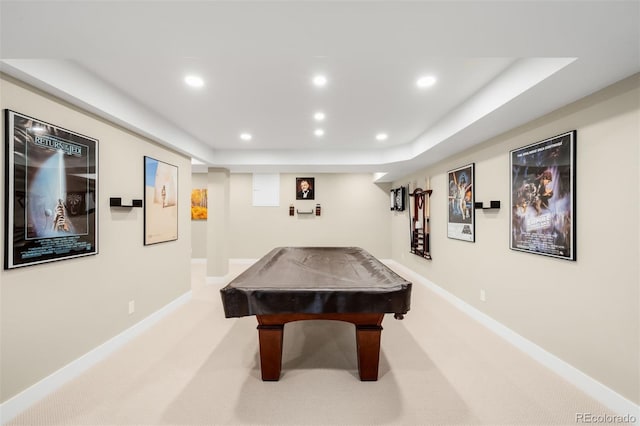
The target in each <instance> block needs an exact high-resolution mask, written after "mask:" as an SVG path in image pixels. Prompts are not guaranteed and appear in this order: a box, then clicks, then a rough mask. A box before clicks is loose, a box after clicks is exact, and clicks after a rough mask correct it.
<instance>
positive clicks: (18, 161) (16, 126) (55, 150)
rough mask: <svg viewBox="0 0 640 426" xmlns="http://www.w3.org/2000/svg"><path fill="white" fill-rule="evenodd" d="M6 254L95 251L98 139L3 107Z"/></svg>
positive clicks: (26, 256)
mask: <svg viewBox="0 0 640 426" xmlns="http://www.w3.org/2000/svg"><path fill="white" fill-rule="evenodd" d="M5 130H6V132H5V133H6V142H5V148H6V151H5V235H6V238H5V251H4V253H5V259H4V268H5V269H12V268H18V267H22V266H29V265H35V264H40V263H45V262H52V261H55V260H62V259H70V258H74V257H79V256H88V255H93V254H96V253H98V233H97V230H98V213H97V212H98V196H97V188H98V140H97V139H93V138H90V137H87V136H83V135H80V134H78V133H75V132H72V131H71V130H66V129H63V128H61V127H58V126H55V125H53V124H49V123H46V122H44V121H41V120H38V119H35V118H33V117H29V116H26V115H23V114H20V113H18V112H15V111H11V110H5Z"/></svg>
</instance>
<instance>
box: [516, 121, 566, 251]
mask: <svg viewBox="0 0 640 426" xmlns="http://www.w3.org/2000/svg"><path fill="white" fill-rule="evenodd" d="M575 144H576V131H575V130H573V131H570V132H567V133H563V134H560V135H558V136H554V137H552V138H549V139H545V140H543V141H540V142H536V143H533V144H531V145H527V146H525V147H522V148H518V149H516V150H513V151H511V153H510V165H511V221H510V225H511V246H510V248H511V249H512V250H518V251H523V252H527V253H534V254H540V255H545V256H551V257H556V258H559V259H565V260H576V249H575V247H576V237H575V235H576V232H575V218H576V211H575V206H576V190H575V186H576V181H575V170H576V166H575Z"/></svg>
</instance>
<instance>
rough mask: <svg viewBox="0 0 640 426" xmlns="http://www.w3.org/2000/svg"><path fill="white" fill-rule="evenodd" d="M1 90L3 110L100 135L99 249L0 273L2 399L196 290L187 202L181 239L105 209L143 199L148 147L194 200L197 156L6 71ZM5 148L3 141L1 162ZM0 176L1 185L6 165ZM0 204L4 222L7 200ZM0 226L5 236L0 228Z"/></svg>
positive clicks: (133, 214)
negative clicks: (152, 236)
mask: <svg viewBox="0 0 640 426" xmlns="http://www.w3.org/2000/svg"><path fill="white" fill-rule="evenodd" d="M0 93H2V97H1V99H0V107H1V108H2V109H5V108H8V109H12V110H14V111H17V112H20V113H23V114H26V115H29V116H32V117H36V118H38V119H41V120H43V121H46V122H49V123H52V124H55V125H57V126H60V127H63V128H66V129H69V130H73V131H75V132H77V133H80V134H84V135H87V136H90V137H93V138H96V139H98V140H99V148H98V149H99V184H98V201H99V206H98V207H99V208H98V215H99V225H98V234H99V247H98V248H99V253H98V254H97V255H95V256H88V257H83V258H77V259H71V260H64V261H58V262H53V263H48V264H41V265H35V266H29V267H23V268H19V269H12V270H2V271H0V281H1V286H0V296H1V297H0V299H1V300H0V303H1V309H0V323H1V330H0V341H1V342H2V346H1V349H0V358H1V366H0V371H2V374H1V375H0V390H1V394H0V401H6V400H7V399H9V398H10V397H12V396H14V395H16V394H17V393H19V392H20V391H22V390H24V389H26V388H27V387H29V386H31V385H33V384H34V383H36V382H38V381H40V380H42V379H43V378H45V377H47V376H49V375H50V374H51V373H53V372H55V371H57V370H58V369H60V368H62V367H63V366H65V365H67V364H69V363H70V362H72V361H74V360H76V359H77V358H79V357H81V356H82V355H84V354H85V353H87V352H89V351H90V350H92V349H94V348H96V347H97V346H99V345H100V344H102V343H104V342H106V341H107V340H109V339H110V338H112V337H114V336H116V335H118V334H119V333H121V332H123V331H124V330H126V329H127V328H129V327H131V326H133V325H134V324H136V323H138V322H139V321H141V320H142V319H144V318H145V317H147V316H148V315H150V314H152V313H154V312H156V311H158V310H159V309H160V308H162V307H163V306H165V305H167V304H168V303H170V302H171V301H173V300H175V299H176V298H178V297H180V296H182V295H184V294H185V293H187V292H188V291H189V290H190V260H189V253H190V248H191V234H190V226H189V225H190V224H189V221H190V215H189V210H188V208H185V209H183V210H180V213H179V215H178V220H179V223H178V232H179V236H178V240H177V241H173V242H168V243H161V244H156V245H152V246H144V245H143V223H144V222H143V209H140V208H136V209H130V210H127V209H112V208H109V197H122V198H123V201H127V200H131V199H132V198H139V199H141V198H143V190H144V183H143V182H144V181H143V170H144V166H143V157H144V156H145V155H149V156H152V157H154V158H156V159H158V160H162V161H165V162H168V163H170V164H174V165H177V166H178V167H179V176H178V184H179V191H180V199H179V205H182V206H189V196H190V191H191V164H190V160H189V159H188V158H186V157H184V156H182V155H179V154H176V153H174V152H172V151H169V150H167V149H165V148H163V147H160V146H159V145H156V144H154V143H152V142H150V141H148V140H146V139H144V138H141V137H139V136H136V135H134V134H132V133H130V132H128V131H125V130H123V129H121V128H119V127H116V126H114V125H112V124H110V123H108V122H106V121H104V120H101V119H98V118H96V117H94V116H92V115H90V114H88V113H86V112H83V111H81V110H79V109H77V108H75V107H71V106H69V105H67V104H66V103H64V102H61V101H59V100H57V99H55V98H53V97H50V96H47V95H45V94H43V93H41V92H38V91H36V90H33V89H31V88H29V87H28V86H26V85H24V84H22V83H19V82H17V81H15V80H13V79H11V78H9V77H6V76H4V75H0ZM4 127H5V126H4V115H3V129H4ZM4 155H5V150H4V149H3V150H2V154H0V156H1V157H0V160H1V161H2V164H3V169H4V161H5V157H4ZM0 179H2V182H1V186H2V187H3V188H4V184H5V182H4V173H3V174H2V177H0ZM0 202H1V203H3V204H2V206H0V210H1V211H2V212H3V220H4V212H5V208H4V198H3V199H2V201H0ZM0 232H2V236H3V238H6V236H5V235H4V227H2V231H0ZM0 250H3V251H4V246H3V247H2V248H0ZM2 255H4V253H3V252H2ZM131 300H134V301H135V312H134V313H133V314H131V315H129V314H128V306H129V301H131Z"/></svg>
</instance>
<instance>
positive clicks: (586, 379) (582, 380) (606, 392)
mask: <svg viewBox="0 0 640 426" xmlns="http://www.w3.org/2000/svg"><path fill="white" fill-rule="evenodd" d="M384 263H385V264H386V265H388V266H389V267H390V268H392V269H393V270H395V271H396V272H398V273H401V274H402V273H406V276H407V277H408V276H410V278H411V279H409V281H412V282H414V283H420V284H422V285H425V286H426V287H427V288H429V289H430V290H432V291H433V292H434V293H436V294H438V295H439V296H441V297H442V298H443V299H445V300H446V301H447V302H449V303H451V304H452V305H453V306H455V307H456V308H458V309H459V310H461V311H462V312H464V313H465V314H467V315H468V316H470V317H471V318H473V319H474V320H476V321H478V322H479V323H480V324H482V325H483V326H485V327H487V328H488V329H489V330H491V331H492V332H494V333H495V334H497V335H498V336H500V337H502V338H503V339H504V340H506V341H508V342H509V343H511V344H512V345H514V346H515V347H517V348H518V349H520V350H521V351H523V352H524V353H526V354H527V355H529V356H530V357H531V358H533V359H535V360H536V361H538V362H539V363H540V364H542V365H544V366H545V367H547V368H548V369H550V370H551V371H553V372H555V373H556V374H558V375H559V376H561V377H563V378H564V379H566V380H567V381H569V382H570V383H571V384H573V385H574V386H575V387H577V388H578V389H580V390H581V391H582V392H584V393H586V394H587V395H589V396H590V397H592V398H593V399H595V400H597V401H599V402H600V403H601V404H602V405H604V406H606V407H607V408H609V409H610V410H612V411H614V412H615V413H617V414H619V415H620V416H628V417H633V418H635V421H633V423H632V424H636V425H638V424H640V406H638V405H637V404H635V403H633V402H632V401H629V400H628V399H626V398H625V397H623V396H622V395H620V394H618V393H617V392H615V391H614V390H612V389H610V388H608V387H607V386H605V385H603V384H602V383H600V382H598V381H597V380H595V379H593V378H592V377H590V376H588V375H587V374H585V373H583V372H582V371H580V370H578V369H577V368H575V367H574V366H572V365H571V364H569V363H567V362H565V361H563V360H561V359H560V358H558V357H556V356H555V355H553V354H551V353H549V352H547V351H545V350H544V349H542V348H541V347H540V346H538V345H536V344H535V343H533V342H531V341H530V340H527V339H525V338H524V337H522V336H521V335H519V334H518V333H516V332H515V331H513V330H511V329H510V328H508V327H506V326H504V325H503V324H501V323H499V322H498V321H496V320H494V319H493V318H491V317H490V316H488V315H486V314H484V313H483V312H481V311H479V310H478V309H476V308H474V307H473V306H471V305H469V304H468V303H467V302H465V301H463V300H461V299H459V298H458V297H456V296H454V295H453V294H451V293H449V292H448V291H446V290H444V289H443V288H441V287H438V286H437V285H435V284H434V283H432V282H431V281H429V280H427V279H426V278H424V277H422V276H420V275H419V274H418V273H416V272H414V271H413V270H411V269H409V268H407V267H406V266H404V265H402V264H400V263H398V262H396V261H395V260H386V259H385V260H384ZM594 414H595V413H594ZM627 424H629V423H627Z"/></svg>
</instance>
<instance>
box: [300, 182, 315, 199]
mask: <svg viewBox="0 0 640 426" xmlns="http://www.w3.org/2000/svg"><path fill="white" fill-rule="evenodd" d="M315 190H316V185H315V178H312V177H298V178H296V200H313V199H314V196H315Z"/></svg>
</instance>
